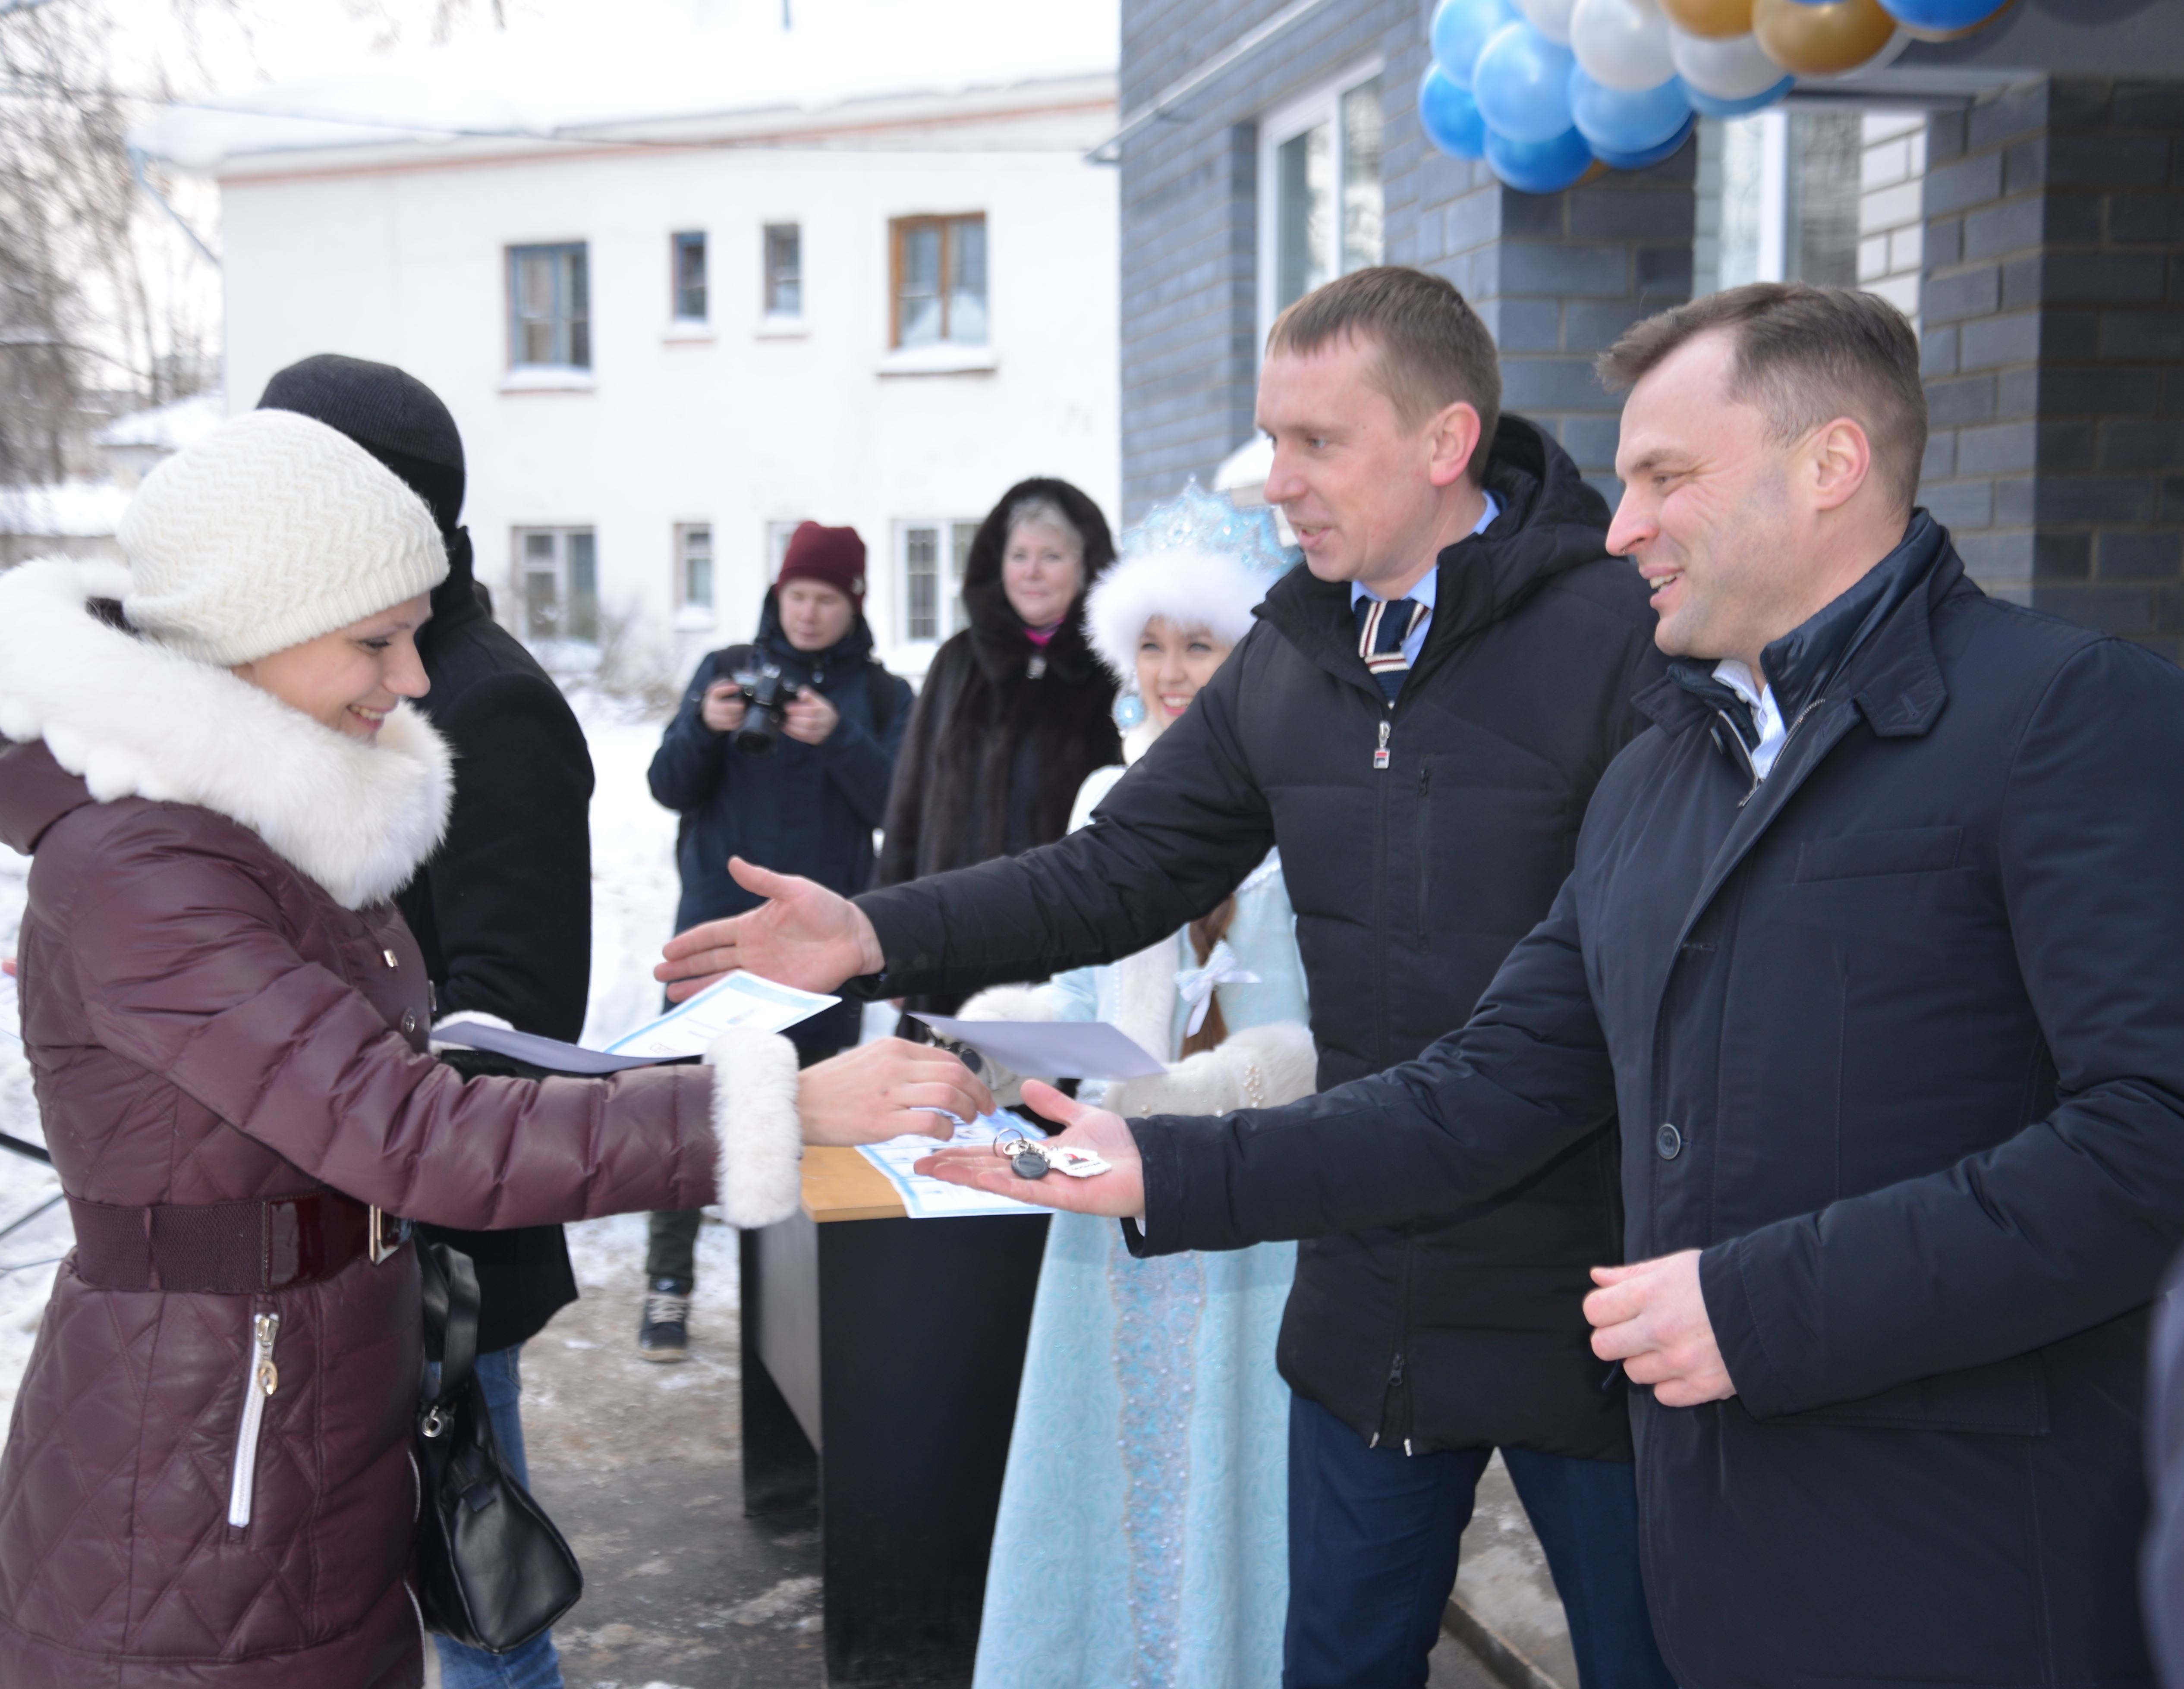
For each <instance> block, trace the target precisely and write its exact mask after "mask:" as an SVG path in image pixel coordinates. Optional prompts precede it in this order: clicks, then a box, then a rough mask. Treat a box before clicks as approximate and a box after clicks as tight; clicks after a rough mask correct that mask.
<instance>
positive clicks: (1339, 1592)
mask: <svg viewBox="0 0 2184 1689" xmlns="http://www.w3.org/2000/svg"><path fill="white" fill-rule="evenodd" d="M1492 1455H1493V1450H1491V1449H1485V1448H1463V1449H1451V1450H1449V1451H1447V1452H1444V1453H1440V1454H1422V1455H1418V1456H1415V1457H1413V1456H1410V1455H1407V1454H1405V1453H1404V1452H1402V1451H1401V1449H1398V1448H1371V1447H1367V1445H1366V1441H1365V1439H1364V1438H1362V1437H1361V1436H1359V1435H1357V1432H1355V1431H1353V1430H1351V1429H1350V1427H1349V1426H1347V1425H1346V1424H1343V1423H1342V1421H1341V1420H1340V1419H1336V1418H1335V1417H1334V1414H1332V1413H1329V1412H1328V1411H1327V1409H1326V1408H1324V1407H1320V1406H1319V1405H1318V1403H1317V1402H1307V1401H1306V1400H1304V1398H1303V1397H1301V1396H1292V1397H1291V1398H1290V1615H1289V1627H1288V1630H1287V1631H1286V1633H1285V1634H1284V1637H1283V1665H1282V1684H1283V1689H1398V1686H1400V1689H1414V1686H1417V1685H1420V1684H1423V1683H1424V1681H1426V1672H1427V1665H1426V1656H1427V1655H1428V1654H1429V1653H1431V1652H1432V1651H1433V1646H1434V1644H1435V1642H1437V1641H1439V1640H1440V1625H1441V1613H1442V1609H1443V1608H1444V1607H1445V1606H1446V1603H1447V1601H1448V1592H1449V1591H1450V1589H1451V1588H1452V1587H1453V1586H1454V1585H1455V1583H1456V1565H1457V1545H1458V1543H1459V1542H1460V1541H1462V1539H1463V1528H1464V1526H1466V1525H1468V1524H1470V1522H1471V1508H1472V1501H1473V1497H1474V1491H1476V1489H1477V1487H1478V1484H1479V1474H1481V1473H1483V1472H1484V1471H1485V1469H1486V1463H1487V1461H1488V1460H1489V1459H1490V1458H1492ZM1502 1463H1503V1464H1504V1465H1505V1466H1507V1468H1508V1469H1509V1476H1510V1478H1511V1479H1512V1480H1513V1481H1514V1482H1515V1484H1516V1486H1517V1494H1518V1497H1520V1498H1521V1499H1522V1500H1523V1502H1524V1511H1525V1513H1527V1514H1529V1516H1530V1518H1531V1521H1532V1529H1533V1530H1535V1532H1536V1533H1538V1536H1539V1539H1540V1547H1541V1548H1543V1549H1545V1550H1546V1556H1547V1569H1548V1570H1550V1571H1551V1572H1552V1573H1553V1574H1554V1580H1555V1588H1556V1590H1557V1591H1559V1592H1560V1594H1561V1596H1562V1598H1563V1612H1564V1614H1567V1615H1568V1619H1569V1630H1570V1644H1571V1647H1572V1648H1573V1649H1574V1652H1575V1653H1576V1655H1577V1669H1578V1681H1580V1683H1581V1684H1582V1685H1583V1686H1584V1689H1675V1680H1674V1678H1672V1677H1671V1676H1669V1669H1668V1667H1667V1666H1666V1665H1664V1664H1662V1662H1661V1653H1660V1650H1659V1649H1658V1647H1655V1646H1654V1642H1653V1626H1652V1620H1651V1619H1649V1618H1648V1616H1647V1614H1646V1591H1645V1587H1644V1586H1643V1585H1642V1584H1641V1581H1640V1580H1639V1574H1638V1489H1637V1484H1636V1481H1635V1476H1634V1472H1635V1469H1633V1468H1632V1467H1630V1466H1627V1465H1624V1464H1623V1463H1620V1462H1618V1461H1610V1460H1572V1459H1568V1458H1563V1457H1562V1456H1558V1455H1552V1454H1529V1453H1527V1452H1524V1450H1522V1449H1514V1448H1505V1449H1503V1450H1502Z"/></svg>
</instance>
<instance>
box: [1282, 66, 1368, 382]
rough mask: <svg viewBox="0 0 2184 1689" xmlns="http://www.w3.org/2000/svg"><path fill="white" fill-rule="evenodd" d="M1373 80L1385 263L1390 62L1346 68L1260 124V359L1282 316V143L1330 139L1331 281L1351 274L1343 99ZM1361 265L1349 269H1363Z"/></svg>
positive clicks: (1285, 105) (1283, 106)
mask: <svg viewBox="0 0 2184 1689" xmlns="http://www.w3.org/2000/svg"><path fill="white" fill-rule="evenodd" d="M1375 77H1378V78H1379V79H1380V114H1381V152H1380V159H1381V163H1380V192H1381V216H1382V222H1381V237H1380V257H1379V262H1381V263H1385V262H1386V261H1387V250H1388V248H1387V232H1386V231H1387V223H1386V210H1387V182H1388V175H1387V131H1388V123H1387V111H1388V92H1387V87H1388V85H1387V61H1386V60H1385V59H1382V58H1380V57H1379V56H1378V55H1375V56H1373V57H1372V58H1368V59H1357V60H1356V61H1354V62H1352V63H1351V64H1349V65H1347V66H1346V67H1345V68H1344V70H1342V72H1341V74H1340V75H1336V76H1330V77H1329V78H1328V79H1326V80H1325V81H1322V82H1320V83H1318V85H1317V86H1314V87H1312V89H1311V90H1310V91H1309V92H1307V93H1304V94H1301V95H1300V96H1298V97H1297V98H1295V99H1293V100H1291V101H1290V102H1289V103H1286V104H1284V105H1280V106H1277V107H1275V108H1273V109H1271V110H1269V111H1268V112H1267V113H1266V114H1263V115H1262V117H1261V118H1260V120H1259V137H1258V138H1259V186H1258V193H1257V205H1256V216H1257V218H1258V229H1257V231H1256V232H1257V237H1258V238H1257V245H1258V267H1259V275H1258V304H1259V332H1258V335H1257V341H1256V343H1257V344H1258V346H1259V348H1260V355H1261V356H1264V348H1265V346H1266V339H1267V332H1268V330H1269V329H1271V328H1272V327H1273V326H1274V319H1275V318H1276V317H1277V316H1279V315H1281V307H1280V306H1279V304H1277V303H1276V300H1277V298H1279V290H1280V285H1281V276H1280V263H1281V180H1280V172H1279V164H1280V159H1281V149H1282V147H1283V145H1284V143H1285V142H1290V141H1293V140H1295V138H1296V137H1298V136H1300V135H1302V134H1304V133H1306V132H1307V131H1309V130H1310V129H1312V128H1313V127H1314V126H1315V125H1318V124H1320V123H1325V124H1326V125H1327V126H1328V134H1329V138H1330V141H1331V143H1332V148H1333V156H1332V157H1331V158H1330V159H1329V170H1331V172H1332V173H1333V176H1334V230H1333V239H1334V269H1333V270H1332V271H1331V272H1330V276H1329V279H1330V280H1332V279H1333V277H1334V276H1342V275H1346V274H1347V273H1348V271H1347V270H1345V269H1344V268H1343V267H1342V265H1343V256H1344V254H1343V249H1342V248H1343V239H1342V189H1343V164H1344V159H1345V152H1346V142H1345V139H1344V137H1343V132H1342V97H1343V96H1344V95H1345V94H1346V93H1348V92H1351V90H1352V89H1353V88H1357V87H1361V86H1363V85H1364V84H1365V83H1368V82H1370V81H1373V79H1374V78H1375ZM1364 267H1366V266H1364V265H1351V268H1352V269H1362V268H1364Z"/></svg>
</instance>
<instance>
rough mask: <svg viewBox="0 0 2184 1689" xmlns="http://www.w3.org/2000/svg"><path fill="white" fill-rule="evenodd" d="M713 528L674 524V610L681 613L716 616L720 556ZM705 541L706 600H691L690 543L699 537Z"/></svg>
mask: <svg viewBox="0 0 2184 1689" xmlns="http://www.w3.org/2000/svg"><path fill="white" fill-rule="evenodd" d="M715 528H716V525H715V524H714V523H712V522H710V521H688V522H677V523H676V524H675V608H676V610H677V611H678V612H680V611H683V610H703V611H705V614H706V615H707V616H713V615H716V614H717V613H718V610H719V607H720V598H721V554H720V549H719V547H718V545H717V543H716V539H717V535H716V531H715ZM701 533H702V534H703V535H705V597H704V598H702V599H699V598H695V597H694V596H692V594H691V592H690V542H691V539H692V538H693V537H694V536H695V535H698V534H701Z"/></svg>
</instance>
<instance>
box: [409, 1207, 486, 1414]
mask: <svg viewBox="0 0 2184 1689" xmlns="http://www.w3.org/2000/svg"><path fill="white" fill-rule="evenodd" d="M417 1266H418V1276H419V1278H420V1279H421V1281H422V1285H423V1290H424V1305H425V1355H426V1359H428V1360H433V1361H437V1362H438V1363H439V1364H440V1389H439V1393H438V1394H437V1396H432V1397H430V1398H428V1399H427V1401H426V1406H427V1407H451V1406H452V1405H453V1404H454V1402H455V1401H456V1400H457V1398H459V1397H460V1396H461V1395H462V1393H463V1391H465V1390H467V1389H468V1388H469V1387H470V1382H471V1372H472V1370H473V1368H475V1367H476V1363H477V1324H478V1282H477V1269H476V1268H474V1267H473V1266H471V1258H470V1257H469V1256H467V1255H465V1254H464V1253H463V1252H462V1251H460V1249H457V1248H455V1247H454V1246H452V1245H449V1244H445V1243H434V1244H429V1245H427V1246H426V1247H425V1248H423V1249H421V1250H420V1251H418V1252H417Z"/></svg>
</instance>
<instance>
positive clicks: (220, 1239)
mask: <svg viewBox="0 0 2184 1689" xmlns="http://www.w3.org/2000/svg"><path fill="white" fill-rule="evenodd" d="M69 1213H70V1217H71V1218H73V1219H74V1220H75V1271H76V1276H77V1277H78V1278H80V1279H82V1280H83V1281H84V1282H85V1283H86V1284H87V1285H92V1286H94V1287H96V1288H97V1289H99V1290H178V1291H184V1292H189V1293H192V1294H198V1295H209V1296H249V1295H253V1294H259V1293H263V1292H265V1291H269V1290H287V1289H289V1288H291V1287H292V1286H294V1285H311V1284H317V1283H319V1282H320V1281H321V1280H323V1279H331V1278H332V1277H334V1276H335V1275H336V1274H339V1273H341V1272H342V1271H343V1269H345V1268H348V1266H349V1264H350V1263H352V1262H354V1261H355V1260H357V1259H358V1258H359V1257H363V1258H364V1259H365V1260H367V1261H369V1262H370V1263H371V1264H372V1265H373V1266H375V1267H376V1266H377V1265H379V1264H380V1263H382V1262H383V1261H386V1260H387V1259H389V1258H390V1257H393V1255H394V1254H395V1253H396V1252H397V1251H399V1250H400V1249H401V1247H402V1246H403V1245H404V1244H405V1243H407V1242H408V1241H409V1221H407V1220H402V1219H396V1218H393V1217H392V1216H390V1215H386V1214H382V1212H380V1211H379V1210H378V1209H377V1208H375V1207H370V1206H369V1205H367V1204H365V1203H363V1202H359V1201H356V1200H355V1199H354V1198H353V1197H348V1196H343V1195H342V1194H341V1193H340V1192H339V1191H337V1190H312V1191H307V1192H305V1193H304V1195H302V1196H279V1197H275V1198H273V1199H272V1200H271V1201H245V1202H192V1203H180V1202H177V1203H159V1204H154V1205H153V1206H151V1207H131V1206H128V1205H125V1204H117V1203H112V1202H92V1201H86V1200H85V1199H84V1198H82V1197H80V1196H71V1197H70V1198H69Z"/></svg>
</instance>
